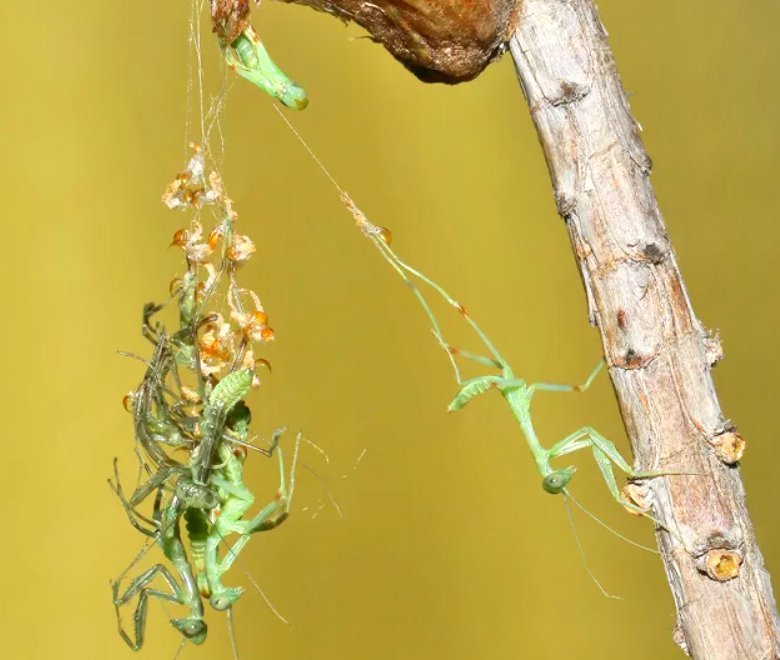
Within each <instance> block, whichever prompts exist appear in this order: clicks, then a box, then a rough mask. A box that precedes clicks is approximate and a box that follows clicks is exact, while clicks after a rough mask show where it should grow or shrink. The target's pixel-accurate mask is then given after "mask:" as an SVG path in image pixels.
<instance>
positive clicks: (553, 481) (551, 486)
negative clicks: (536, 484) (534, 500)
mask: <svg viewBox="0 0 780 660" xmlns="http://www.w3.org/2000/svg"><path fill="white" fill-rule="evenodd" d="M573 476H574V469H573V468H564V469H563V470H556V471H555V472H550V474H548V475H547V476H546V477H545V478H544V479H542V488H544V489H545V490H546V491H547V492H548V493H550V494H552V495H557V494H558V493H560V492H561V491H562V490H563V489H564V488H566V484H568V483H569V482H570V481H571V478H572V477H573Z"/></svg>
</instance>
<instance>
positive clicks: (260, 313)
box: [109, 25, 307, 656]
mask: <svg viewBox="0 0 780 660" xmlns="http://www.w3.org/2000/svg"><path fill="white" fill-rule="evenodd" d="M222 46H223V53H224V56H225V59H226V62H227V64H228V66H229V67H230V68H231V69H233V70H234V71H236V73H238V74H239V75H241V76H242V77H244V78H246V79H247V80H249V81H250V82H252V83H254V84H256V85H257V86H258V87H260V88H261V89H263V90H264V91H266V92H268V93H269V94H271V95H272V96H274V97H275V98H278V99H279V100H280V101H282V102H283V103H284V104H285V105H287V106H288V107H292V108H296V109H302V108H304V107H305V106H306V102H307V101H306V94H305V92H304V91H303V90H302V89H301V88H300V87H299V86H298V85H296V84H295V83H294V82H292V81H291V80H289V79H288V78H287V77H286V76H285V75H284V74H283V73H282V72H281V71H280V70H279V69H278V67H277V66H276V65H275V64H274V62H273V61H272V60H271V58H270V57H269V56H268V54H267V52H266V51H265V48H264V46H263V44H262V42H261V41H260V39H259V37H258V36H257V33H256V32H255V31H254V29H253V28H252V26H251V25H249V26H248V27H246V29H244V30H243V31H242V32H241V34H240V35H239V36H238V38H237V39H236V40H235V41H234V42H233V43H232V44H229V45H226V44H223V45H222ZM216 112H218V108H217V110H216ZM204 138H206V139H207V136H204ZM206 163H207V157H206V154H205V153H204V151H203V150H202V149H201V147H199V146H195V147H194V155H193V156H192V158H191V159H190V160H189V162H188V164H187V166H186V168H185V169H184V170H183V171H182V172H180V173H179V174H178V175H177V176H176V178H175V179H174V181H173V182H172V183H171V184H170V185H169V186H168V188H167V190H166V191H165V194H164V195H163V202H164V204H165V205H166V206H167V207H168V208H170V209H172V210H181V211H191V212H193V214H194V216H193V219H192V222H191V224H190V226H189V228H183V229H179V230H178V231H177V232H176V233H175V234H174V236H173V241H172V246H176V247H178V248H180V249H181V250H182V251H183V253H184V257H185V263H186V268H185V270H184V273H183V274H182V275H181V276H180V277H177V278H176V279H174V280H173V282H171V285H170V297H169V299H168V301H167V303H166V304H160V305H157V304H153V303H149V304H147V305H146V306H145V307H144V310H143V319H142V332H143V336H144V337H145V338H146V339H148V340H149V341H150V342H151V343H152V345H153V349H152V356H151V358H150V359H149V360H145V359H144V362H146V365H147V368H146V373H145V374H144V377H143V380H142V381H141V384H140V385H139V386H138V387H137V388H136V389H135V390H134V391H132V392H130V393H129V394H127V396H126V397H125V407H126V408H127V410H128V411H129V412H130V413H131V414H132V416H133V426H134V432H135V442H136V447H135V453H136V455H137V458H138V462H139V466H138V478H137V485H136V487H135V489H134V490H133V492H126V491H125V489H123V487H122V484H121V482H120V476H119V468H118V465H117V461H116V460H115V461H114V479H113V480H109V483H110V485H111V487H112V489H113V490H114V492H116V494H117V496H118V497H119V499H120V501H121V503H122V506H123V508H124V510H125V512H126V513H127V516H128V518H129V520H130V523H131V524H132V526H133V527H134V528H135V529H137V530H138V531H139V532H140V533H141V534H143V535H144V536H146V537H147V543H146V544H145V545H144V548H143V549H142V551H141V552H140V553H139V554H138V556H136V558H135V559H134V560H133V562H132V563H131V564H130V566H128V568H127V569H125V571H123V572H122V574H121V575H120V576H119V577H118V578H117V579H116V580H114V581H113V582H112V593H113V601H114V605H115V607H116V612H117V620H118V625H119V634H120V635H121V636H122V638H123V639H124V640H125V642H127V644H128V645H129V646H130V647H131V648H133V649H134V650H138V649H140V648H141V646H142V645H143V642H144V633H145V629H146V618H147V608H148V604H149V599H150V598H153V599H158V600H160V601H164V602H170V603H174V604H176V605H178V606H182V607H183V608H184V609H185V610H186V614H185V616H183V617H180V618H171V624H172V625H173V627H174V628H175V629H176V630H178V631H179V632H180V633H181V635H182V644H184V643H185V642H186V641H190V642H192V643H194V644H202V643H203V642H204V641H205V639H206V634H207V625H206V621H205V619H204V606H203V601H204V599H207V600H208V602H209V604H210V605H211V607H213V608H214V609H215V610H218V611H225V612H226V613H227V616H228V625H229V629H230V633H231V643H232V644H233V652H234V655H236V656H237V653H236V649H235V640H234V638H233V634H232V609H231V608H232V607H233V604H234V603H235V602H236V601H237V600H238V599H239V598H240V596H241V595H242V593H243V589H242V588H240V587H229V586H225V585H224V584H223V581H222V580H223V576H224V575H225V573H227V571H228V570H229V569H230V568H231V566H232V565H233V564H234V562H235V561H236V559H237V557H238V555H239V553H240V552H241V551H242V549H243V548H244V546H246V544H247V543H248V541H249V540H250V538H251V537H252V535H253V534H255V533H256V532H262V531H267V530H271V529H274V528H275V527H277V526H278V525H279V524H280V523H281V522H283V521H284V520H285V519H286V518H287V516H288V513H289V507H290V501H291V498H292V494H293V490H294V484H295V482H294V478H295V467H296V463H297V455H298V448H299V446H300V439H301V438H300V434H299V436H298V438H297V440H296V442H295V446H294V453H293V459H292V466H291V469H290V476H289V479H288V478H286V476H285V464H284V460H283V455H282V449H281V447H279V440H280V437H281V435H282V433H283V431H284V428H279V429H276V430H275V431H274V432H273V433H272V435H271V440H270V441H269V442H268V443H266V446H259V445H258V444H255V443H254V442H253V438H252V436H251V435H250V430H249V425H250V421H251V415H250V410H249V407H248V406H247V404H246V402H245V401H244V399H245V397H246V396H247V394H248V393H249V392H250V390H251V389H252V388H253V387H257V386H259V384H260V381H259V376H258V370H262V369H267V370H270V364H269V363H268V362H267V360H265V359H264V358H262V357H258V356H257V355H256V352H257V349H258V348H259V347H261V346H262V345H263V344H265V343H267V342H269V341H272V340H273V339H274V332H273V330H272V329H271V327H270V326H269V325H268V316H267V314H266V312H265V310H264V308H263V305H262V303H261V301H260V298H259V297H258V296H257V294H256V293H255V292H254V291H252V290H250V289H246V288H242V287H241V286H239V284H238V279H237V274H238V271H239V269H240V268H241V266H242V265H243V264H244V263H246V262H247V261H248V260H249V259H250V257H251V256H252V254H253V253H254V252H255V246H254V244H253V242H252V240H251V239H250V238H249V237H248V236H246V235H244V234H239V233H237V232H236V231H235V222H236V219H237V214H236V212H235V211H234V209H233V205H232V202H231V200H230V199H229V198H228V197H227V196H226V194H225V191H224V188H223V184H222V180H221V178H220V176H219V174H218V173H217V172H216V171H210V172H207V167H206ZM204 209H208V210H209V211H212V213H210V214H209V216H210V217H211V218H213V219H214V222H213V226H212V227H211V228H210V229H208V231H206V230H204V226H203V216H204V215H205V214H204V213H203V212H202V211H203V210H204ZM166 306H170V307H176V308H177V309H176V312H177V314H176V315H177V316H178V320H177V321H175V322H174V325H176V326H178V327H177V328H176V329H175V331H173V332H170V333H169V332H168V330H167V329H166V327H165V326H164V325H163V323H162V322H161V321H159V320H157V315H158V313H160V312H161V311H162V310H163V309H164V308H165V307H166ZM142 359H143V358H142ZM249 451H254V452H257V453H259V454H261V455H265V456H267V457H271V456H273V455H275V456H276V457H277V460H278V463H279V487H278V490H277V492H276V495H275V496H274V497H273V499H272V500H271V501H270V502H269V503H268V504H266V505H265V506H264V507H262V508H261V509H260V510H259V512H257V513H256V514H255V515H254V516H252V517H246V516H247V515H248V512H249V510H250V508H251V507H252V505H253V504H254V501H255V496H254V494H253V493H252V492H251V491H250V490H249V489H248V488H247V486H246V485H245V483H244V463H245V460H246V458H247V455H248V452H249ZM288 481H289V484H288ZM144 507H146V509H149V508H151V512H150V513H149V512H148V510H147V511H146V513H142V511H141V510H140V509H142V508H144ZM182 521H183V523H184V525H183V527H184V533H182ZM236 537H237V538H236ZM155 546H156V547H159V549H160V550H162V554H163V555H164V557H165V559H166V560H167V563H162V562H158V563H156V564H154V565H153V566H152V567H151V568H149V569H147V570H145V571H143V572H141V574H140V575H136V576H132V575H130V573H131V571H132V569H133V568H134V567H135V566H136V565H137V564H138V563H139V560H140V559H141V558H142V557H143V556H144V555H145V554H146V553H147V552H148V551H149V549H150V548H152V547H155ZM158 579H161V580H162V582H164V584H165V587H166V589H159V588H157V586H156V584H157V583H156V582H155V581H156V580H158ZM153 583H154V584H153ZM133 603H134V604H135V607H134V611H133V623H132V627H131V629H130V631H129V632H128V630H127V629H126V627H125V625H124V624H123V620H122V613H123V610H124V609H125V608H131V607H132V604H133Z"/></svg>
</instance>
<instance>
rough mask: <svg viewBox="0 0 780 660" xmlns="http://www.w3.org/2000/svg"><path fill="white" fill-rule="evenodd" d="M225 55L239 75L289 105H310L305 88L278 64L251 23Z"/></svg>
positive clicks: (297, 107)
mask: <svg viewBox="0 0 780 660" xmlns="http://www.w3.org/2000/svg"><path fill="white" fill-rule="evenodd" d="M225 59H226V60H227V63H228V66H230V67H231V68H232V69H233V70H235V72H236V73H238V75H240V76H241V77H242V78H244V79H246V80H248V81H249V82H251V83H252V84H253V85H256V86H257V87H259V88H260V89H262V90H263V91H264V92H266V93H267V94H270V95H271V96H273V97H274V98H275V99H278V100H279V101H281V102H282V103H283V104H284V105H286V106H287V107H288V108H293V109H295V110H303V109H304V108H305V107H306V106H307V105H308V103H309V100H308V97H307V96H306V92H305V91H304V89H303V88H302V87H301V86H300V85H298V84H297V83H295V82H293V81H292V80H290V78H288V77H287V76H286V75H285V74H284V72H282V70H281V69H280V68H279V67H278V66H276V63H275V62H274V61H273V60H272V59H271V56H270V55H269V54H268V51H266V49H265V46H263V42H262V41H260V37H258V36H257V33H256V32H255V30H254V28H253V27H252V26H251V25H250V26H249V27H247V28H246V29H245V30H244V31H243V32H242V33H241V34H240V35H239V36H238V38H237V39H236V40H235V41H234V42H233V43H232V44H231V45H230V47H229V48H226V49H225Z"/></svg>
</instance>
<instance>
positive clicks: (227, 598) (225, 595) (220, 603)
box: [209, 587, 244, 612]
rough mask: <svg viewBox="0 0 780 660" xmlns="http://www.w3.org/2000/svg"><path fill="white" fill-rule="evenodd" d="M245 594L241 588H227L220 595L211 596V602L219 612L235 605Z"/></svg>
mask: <svg viewBox="0 0 780 660" xmlns="http://www.w3.org/2000/svg"><path fill="white" fill-rule="evenodd" d="M243 593H244V590H243V589H242V588H241V587H226V588H224V589H222V590H221V591H220V592H218V593H214V594H212V595H211V598H210V599H209V602H210V603H211V606H212V607H213V608H214V609H215V610H218V611H220V612H221V611H222V610H226V609H228V608H229V607H231V606H232V605H233V603H235V602H236V601H237V600H238V599H239V598H240V597H241V594H243Z"/></svg>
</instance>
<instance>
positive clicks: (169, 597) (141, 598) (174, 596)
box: [111, 564, 183, 651]
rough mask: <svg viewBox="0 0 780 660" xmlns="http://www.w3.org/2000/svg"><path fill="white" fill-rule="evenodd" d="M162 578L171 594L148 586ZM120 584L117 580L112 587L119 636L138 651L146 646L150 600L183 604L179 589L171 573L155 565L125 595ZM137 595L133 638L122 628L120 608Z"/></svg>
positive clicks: (161, 566) (138, 578)
mask: <svg viewBox="0 0 780 660" xmlns="http://www.w3.org/2000/svg"><path fill="white" fill-rule="evenodd" d="M158 575H159V576H160V577H162V579H163V580H164V581H165V582H166V584H167V585H168V587H169V588H170V590H171V593H167V592H165V591H160V590H159V589H152V588H150V587H148V586H147V585H148V584H149V583H150V582H151V581H152V580H154V579H155V578H156V577H157V576H158ZM119 582H120V580H117V581H116V582H114V583H113V584H112V585H111V589H112V592H113V598H114V607H115V608H116V620H117V627H118V629H119V634H120V635H121V637H122V639H123V640H125V643H126V644H127V645H128V646H129V647H130V648H131V649H133V651H138V650H140V648H141V647H142V646H143V644H144V633H145V632H146V611H147V608H148V605H149V603H148V599H149V597H152V598H159V599H160V600H164V601H168V602H171V603H179V604H181V603H182V602H183V599H182V598H181V595H180V594H179V587H178V585H177V584H176V580H175V579H174V577H173V575H172V574H171V572H170V571H169V570H168V569H167V568H166V567H165V566H163V565H162V564H155V565H154V566H152V567H151V568H150V569H148V570H146V571H144V572H143V573H142V574H141V575H139V576H138V577H137V578H135V580H133V581H132V582H131V583H130V585H129V586H128V588H127V589H126V590H125V592H124V593H123V594H121V595H120V594H119ZM136 594H138V604H137V605H136V608H135V612H134V613H133V629H134V630H133V637H130V635H128V634H127V633H126V632H125V630H124V628H123V627H122V618H121V615H120V611H119V608H120V607H121V606H122V605H124V604H125V603H127V602H128V601H129V600H131V599H132V598H133V597H134V596H135V595H136Z"/></svg>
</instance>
